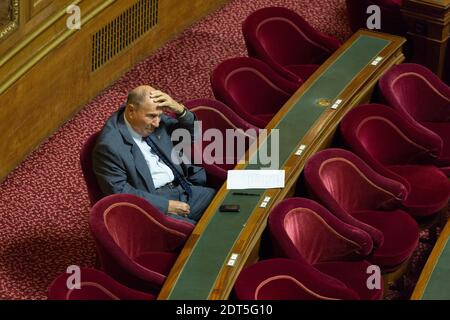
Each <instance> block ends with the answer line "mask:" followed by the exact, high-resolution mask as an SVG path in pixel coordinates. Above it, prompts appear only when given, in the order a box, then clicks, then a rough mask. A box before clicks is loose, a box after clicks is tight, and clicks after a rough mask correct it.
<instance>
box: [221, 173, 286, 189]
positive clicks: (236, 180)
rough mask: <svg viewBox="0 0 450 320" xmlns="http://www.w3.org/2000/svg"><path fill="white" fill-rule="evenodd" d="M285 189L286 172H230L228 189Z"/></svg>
mask: <svg viewBox="0 0 450 320" xmlns="http://www.w3.org/2000/svg"><path fill="white" fill-rule="evenodd" d="M271 188H284V170H228V176H227V189H271Z"/></svg>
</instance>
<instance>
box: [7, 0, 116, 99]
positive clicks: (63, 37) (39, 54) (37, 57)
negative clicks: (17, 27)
mask: <svg viewBox="0 0 450 320" xmlns="http://www.w3.org/2000/svg"><path fill="white" fill-rule="evenodd" d="M114 1H116V0H104V2H103V3H102V4H101V5H99V6H98V7H96V8H95V9H94V10H92V11H90V12H89V13H88V14H87V15H85V16H83V20H82V23H83V24H86V23H87V22H89V21H90V20H91V19H93V18H94V17H95V16H96V15H98V14H99V13H100V12H102V11H103V10H104V9H105V8H107V7H108V6H109V5H111V4H112V3H114ZM80 2H81V0H76V1H74V2H73V3H74V4H78V3H80ZM65 15H66V9H65V8H64V10H61V11H60V12H59V13H58V14H56V15H55V16H54V17H53V18H52V19H49V21H48V22H47V23H45V24H44V25H43V26H42V27H41V28H39V29H38V30H36V31H35V32H33V33H32V34H31V35H30V36H29V37H28V38H27V39H26V40H25V41H23V42H22V43H21V44H20V45H19V46H17V47H15V48H14V49H13V50H11V51H10V52H9V53H8V54H6V56H5V57H4V58H2V59H0V67H1V66H2V65H3V64H5V63H6V62H7V61H8V60H9V59H11V58H12V57H14V56H15V55H16V54H17V52H19V51H20V50H22V49H23V48H24V47H26V46H27V45H28V44H29V43H30V42H31V41H33V40H34V39H35V38H36V37H37V36H39V34H41V33H42V32H43V31H45V30H46V29H47V28H49V27H50V26H51V25H53V24H54V23H55V21H57V20H58V19H61V18H62V17H63V16H65ZM75 32H76V30H70V29H67V30H66V31H64V32H63V33H61V34H60V35H59V36H58V37H57V38H55V39H54V40H53V41H52V42H51V43H49V44H48V45H47V46H46V47H45V48H43V49H42V50H41V51H39V52H36V54H35V55H34V56H33V58H32V59H31V60H29V61H27V62H26V63H25V64H24V65H22V66H21V67H20V68H19V69H17V70H16V72H14V73H13V74H12V75H11V77H9V78H8V80H7V81H5V82H3V83H1V84H0V94H2V93H3V92H5V91H6V90H7V89H8V88H9V87H10V86H11V85H12V84H13V83H14V82H16V81H17V80H18V79H19V78H20V77H21V76H23V75H24V74H25V73H26V72H27V71H28V70H30V69H31V68H32V67H33V66H34V65H35V64H36V63H38V62H39V61H40V60H41V59H42V58H44V57H45V56H46V55H47V54H48V53H50V52H51V51H52V50H53V49H54V48H56V47H57V46H59V45H60V44H61V43H63V42H64V41H65V40H66V39H67V38H69V37H70V36H71V35H72V34H73V33H75Z"/></svg>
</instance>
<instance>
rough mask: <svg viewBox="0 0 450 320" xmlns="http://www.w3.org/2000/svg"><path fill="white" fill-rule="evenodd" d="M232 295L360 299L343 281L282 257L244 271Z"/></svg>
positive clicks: (265, 261) (299, 298) (245, 297)
mask: <svg viewBox="0 0 450 320" xmlns="http://www.w3.org/2000/svg"><path fill="white" fill-rule="evenodd" d="M340 267H345V266H339V268H340ZM361 280H362V279H361ZM361 282H362V281H361ZM364 283H365V281H364ZM378 291H379V290H378ZM233 293H234V295H235V297H236V298H237V299H239V300H338V299H345V300H358V299H359V298H360V297H359V295H358V294H357V293H356V292H355V291H354V290H352V289H351V288H349V287H347V285H346V284H345V283H343V282H342V281H340V280H338V279H336V278H334V277H332V276H329V275H327V274H326V273H323V272H321V271H319V270H317V269H316V268H312V267H311V266H309V265H307V264H304V263H301V262H300V261H298V260H292V259H283V258H278V259H269V260H263V261H260V262H257V263H255V264H252V265H250V266H247V267H246V268H244V269H243V270H242V271H241V273H240V274H239V276H238V277H237V279H236V282H235V284H234V291H233Z"/></svg>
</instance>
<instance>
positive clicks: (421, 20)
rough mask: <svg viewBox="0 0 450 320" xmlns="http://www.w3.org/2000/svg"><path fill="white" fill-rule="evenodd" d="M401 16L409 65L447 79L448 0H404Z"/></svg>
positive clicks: (449, 19)
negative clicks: (420, 66) (405, 28)
mask: <svg viewBox="0 0 450 320" xmlns="http://www.w3.org/2000/svg"><path fill="white" fill-rule="evenodd" d="M402 14H403V16H404V18H405V21H406V23H407V24H408V38H409V40H410V41H411V45H412V57H411V60H412V62H416V63H420V64H423V65H425V66H426V67H428V68H429V69H431V70H432V71H433V72H435V73H436V74H437V75H438V76H439V77H440V78H442V79H444V80H450V78H449V77H445V75H446V72H445V70H448V66H449V65H448V63H447V64H446V58H447V57H449V58H450V55H449V54H448V39H449V36H450V0H404V1H403V4H402ZM447 60H448V59H447ZM447 73H448V72H447Z"/></svg>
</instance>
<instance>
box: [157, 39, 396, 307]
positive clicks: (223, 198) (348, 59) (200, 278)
mask: <svg viewBox="0 0 450 320" xmlns="http://www.w3.org/2000/svg"><path fill="white" fill-rule="evenodd" d="M403 43H404V39H403V38H399V37H395V36H390V35H385V34H381V33H375V32H370V31H365V30H361V31H358V33H356V34H355V35H353V36H352V38H351V39H349V41H348V42H346V43H345V44H344V45H343V46H342V47H341V48H340V49H339V50H338V51H337V52H336V53H335V54H333V56H331V57H330V59H328V60H327V61H326V62H325V63H324V64H323V65H322V66H321V67H320V68H319V70H317V72H316V73H315V74H314V75H313V76H312V77H311V78H310V79H308V81H307V82H306V83H305V84H304V85H302V86H301V88H299V90H298V91H297V92H296V93H295V94H294V95H293V96H292V97H291V99H289V101H288V102H287V103H286V104H285V105H284V106H283V108H282V109H281V110H280V111H279V112H278V113H277V115H276V116H275V117H274V118H273V119H272V121H271V122H270V123H269V124H268V126H267V128H268V129H275V128H276V129H279V141H280V144H279V164H280V165H279V167H280V168H281V169H284V170H285V179H286V181H285V188H283V189H269V190H250V191H249V192H252V193H256V192H258V193H260V194H261V196H260V197H250V196H236V195H232V194H231V192H229V190H226V187H225V185H224V186H222V188H221V189H220V190H219V192H218V193H217V195H216V197H215V198H214V199H213V201H212V203H211V205H210V206H209V207H208V209H207V210H206V212H205V214H204V215H203V217H202V219H201V221H200V222H199V224H198V225H197V226H196V228H195V229H194V231H193V233H192V235H191V237H190V238H189V239H188V241H187V243H186V245H185V247H184V249H183V250H182V252H181V254H180V256H179V257H178V260H177V261H176V263H175V265H174V267H173V268H172V271H171V273H170V274H169V276H168V278H167V280H166V282H165V284H164V286H163V288H162V290H161V293H160V295H159V297H158V298H159V299H227V298H228V296H229V294H230V292H231V290H232V288H233V284H234V282H235V280H236V277H237V276H238V274H239V272H240V270H241V269H242V268H243V267H244V266H245V265H246V264H247V263H251V262H254V261H256V259H257V252H258V247H259V240H260V237H261V234H262V232H263V230H264V228H265V227H266V221H267V217H268V214H269V212H270V210H271V208H272V207H273V206H274V205H275V204H276V203H277V202H279V201H281V200H282V199H284V198H286V197H289V196H291V195H292V192H293V189H294V188H295V183H296V181H297V179H298V177H299V175H300V173H301V171H302V169H303V167H304V164H305V161H306V160H307V159H308V157H309V156H311V155H312V154H313V153H315V152H316V151H318V150H319V149H322V148H324V147H325V146H327V145H328V144H329V142H330V140H331V138H332V136H333V133H334V131H335V129H336V126H337V124H338V123H339V122H340V120H341V119H342V117H343V116H344V114H345V113H346V112H347V111H348V110H349V109H350V108H351V107H352V106H355V105H357V104H359V103H362V102H367V101H368V100H369V98H370V96H371V93H372V90H373V88H374V86H375V84H376V82H377V80H378V79H379V78H380V76H381V75H382V74H383V72H384V71H385V70H386V69H388V68H389V67H390V66H392V65H394V64H397V63H400V62H401V61H402V60H403V59H404V57H403V54H402V51H401V47H402V44H403ZM377 57H381V58H382V59H381V61H380V62H379V63H377V64H376V65H373V64H372V63H373V61H374V60H375V59H376V58H377ZM337 100H342V102H341V103H340V104H339V106H338V107H337V108H333V107H332V106H333V105H334V104H335V102H336V101H337ZM325 101H329V103H328V105H325V106H324V105H323V104H324V102H325ZM319 102H322V103H321V104H319ZM272 136H273V135H272V134H269V135H268V138H267V140H266V141H265V143H267V145H269V146H270V139H271V138H272ZM281 141H282V143H281ZM301 145H304V146H305V148H304V150H303V152H302V154H301V155H296V152H297V151H298V150H299V148H300V146H301ZM254 156H255V155H254V154H252V155H250V158H247V159H253V158H252V157H254ZM250 163H252V161H250ZM261 167H262V166H261V165H260V164H252V165H250V164H248V163H246V164H242V165H238V166H237V167H236V168H237V169H259V168H261ZM265 197H270V201H269V202H268V204H267V206H266V207H265V208H262V207H261V206H260V205H261V203H262V202H263V200H264V198H265ZM222 203H224V204H226V203H239V204H240V205H241V212H239V213H224V212H220V211H219V210H218V208H219V206H220V205H221V204H222ZM232 255H237V258H236V259H235V263H234V265H233V266H229V265H227V263H228V262H229V261H230V257H231V256H232Z"/></svg>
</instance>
